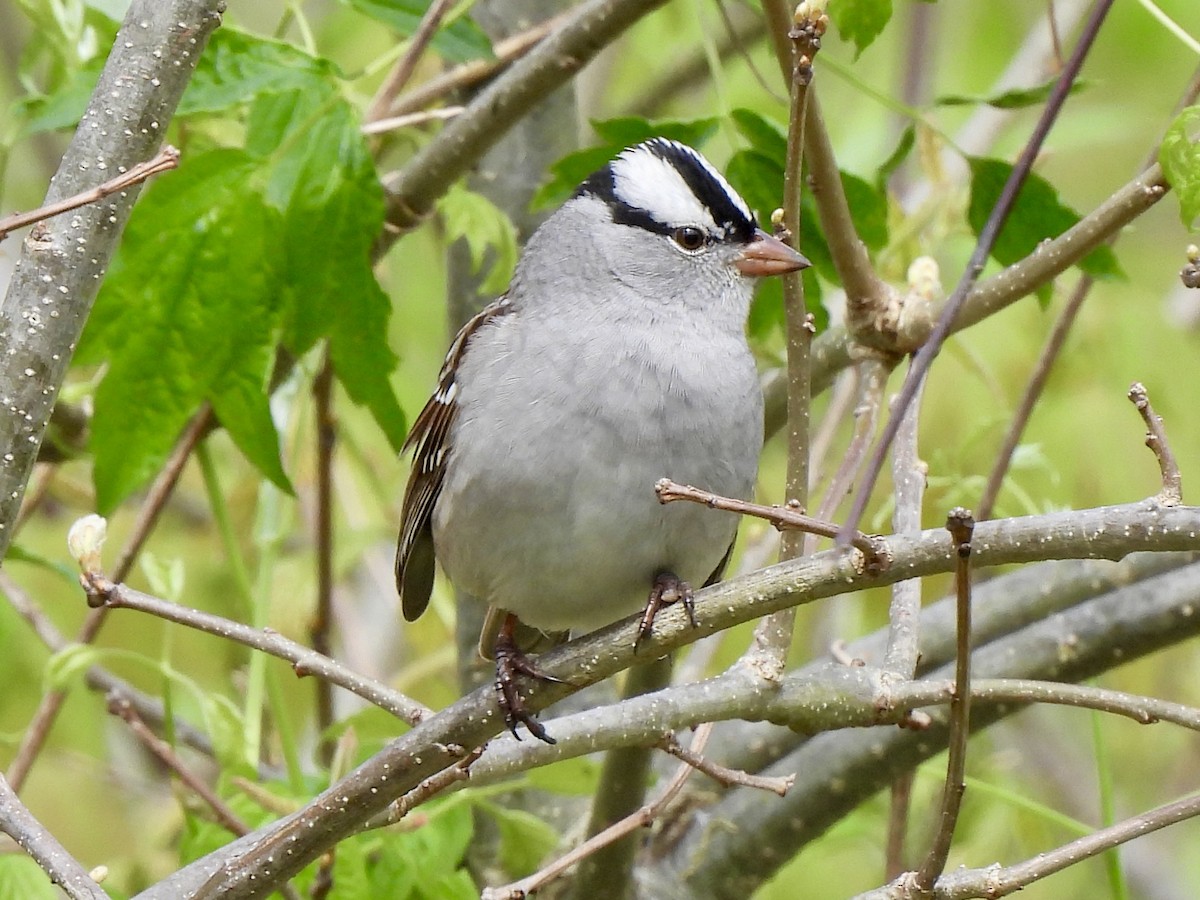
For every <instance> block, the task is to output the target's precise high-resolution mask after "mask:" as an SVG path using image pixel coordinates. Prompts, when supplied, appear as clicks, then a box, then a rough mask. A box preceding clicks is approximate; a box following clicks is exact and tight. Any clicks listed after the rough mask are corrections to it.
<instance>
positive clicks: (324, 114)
mask: <svg viewBox="0 0 1200 900" xmlns="http://www.w3.org/2000/svg"><path fill="white" fill-rule="evenodd" d="M246 145H247V147H248V148H249V149H250V151H251V152H252V153H256V154H261V155H262V157H263V163H264V165H265V166H266V169H267V172H268V183H267V197H268V199H269V200H270V202H271V203H272V204H273V205H274V206H275V207H276V208H277V209H278V210H280V211H281V213H282V214H283V227H282V231H281V233H280V234H279V236H278V237H277V238H276V240H277V241H279V242H281V243H282V246H281V247H277V249H276V251H275V252H276V253H278V254H279V255H280V256H281V257H282V262H283V268H282V278H283V283H282V290H284V291H285V292H286V295H287V298H288V302H287V304H286V307H285V317H284V329H283V336H284V338H283V339H284V343H285V344H286V345H287V347H288V348H289V349H290V350H291V351H292V352H293V353H296V354H297V355H299V354H303V353H305V352H307V351H308V350H309V349H310V348H311V347H312V346H313V345H314V344H315V343H316V342H317V341H318V340H319V339H321V338H326V339H328V340H329V345H330V355H331V359H332V360H333V365H334V369H335V370H336V372H337V375H338V378H339V379H340V380H341V382H342V386H343V387H344V388H345V389H346V393H347V394H349V396H350V399H351V400H353V401H354V402H355V403H358V404H361V405H363V406H366V407H367V408H368V409H369V410H370V411H371V414H372V415H373V416H374V418H375V421H376V422H377V423H378V424H379V426H380V428H382V429H383V432H384V434H385V435H387V438H388V441H389V442H390V443H391V444H392V446H393V447H394V448H396V449H397V450H398V449H399V448H400V445H401V444H402V443H403V442H404V434H405V421H404V413H403V412H402V411H401V409H400V404H399V402H398V401H397V400H396V395H395V393H394V392H393V390H392V387H391V383H390V382H389V380H388V376H389V375H390V373H391V372H392V370H393V369H395V367H396V362H397V360H396V356H395V354H394V353H393V352H392V350H391V348H390V347H389V346H388V343H387V337H388V320H389V318H390V317H391V302H390V301H389V300H388V297H387V295H386V294H384V292H383V289H382V288H380V286H379V282H377V281H376V280H375V274H374V272H373V271H372V269H371V256H370V254H371V247H372V245H373V244H374V242H375V239H376V238H377V237H378V236H379V233H380V232H381V231H382V229H383V215H384V203H383V189H382V188H381V187H380V184H379V177H378V175H377V173H376V171H375V165H374V163H373V162H372V160H371V156H370V154H369V153H368V151H367V147H366V144H365V143H364V141H363V138H362V134H361V132H360V131H359V122H358V118H357V115H356V113H355V112H354V110H353V109H352V108H351V107H350V105H349V104H348V103H347V102H346V101H345V100H343V99H342V98H341V97H340V96H338V95H336V94H334V93H332V92H326V93H325V94H324V95H322V94H319V93H315V92H303V91H290V92H287V93H284V94H279V95H274V96H264V97H261V98H260V99H259V100H258V101H257V102H256V103H255V104H254V107H253V109H252V110H251V114H250V121H249V125H248V133H247V136H246ZM314 235H315V236H319V247H318V246H316V244H317V243H318V241H316V240H314Z"/></svg>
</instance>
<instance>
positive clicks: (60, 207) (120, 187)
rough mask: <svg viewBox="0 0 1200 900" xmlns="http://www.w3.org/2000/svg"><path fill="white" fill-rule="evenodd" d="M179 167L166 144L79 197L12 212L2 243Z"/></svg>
mask: <svg viewBox="0 0 1200 900" xmlns="http://www.w3.org/2000/svg"><path fill="white" fill-rule="evenodd" d="M178 165H179V151H178V150H176V149H175V148H174V147H172V146H171V145H170V144H167V145H166V146H164V147H163V148H162V149H161V150H159V151H158V152H157V153H156V154H154V156H153V157H151V158H150V159H148V160H146V161H145V162H140V163H138V164H137V165H135V166H132V167H131V168H130V169H129V171H127V172H122V173H121V174H120V175H118V176H116V177H115V178H110V179H108V181H105V182H104V183H103V184H99V185H97V186H96V187H94V188H89V189H88V190H86V191H80V192H79V193H78V194H73V195H71V196H70V197H65V198H63V199H62V200H57V201H55V202H53V203H47V204H46V205H45V206H40V207H38V208H37V209H34V210H31V211H29V212H27V213H13V214H12V215H11V216H5V217H4V218H2V219H0V241H2V240H4V239H5V238H6V237H8V236H9V235H10V234H11V233H12V232H14V231H16V230H17V229H18V228H24V227H25V226H26V225H32V224H33V223H34V222H41V221H44V220H45V219H49V218H50V217H51V216H59V215H62V214H63V213H65V212H70V211H71V210H73V209H79V207H81V206H87V205H88V204H89V203H99V202H100V201H101V200H103V199H104V198H105V197H111V196H112V195H113V194H117V193H120V192H121V191H127V190H129V189H130V188H131V187H133V186H134V185H135V184H141V183H142V182H143V181H145V180H146V179H148V178H149V177H150V176H152V175H157V174H159V173H160V172H167V171H170V170H171V169H174V168H176V167H177V166H178Z"/></svg>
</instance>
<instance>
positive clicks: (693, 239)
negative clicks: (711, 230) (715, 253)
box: [671, 225, 708, 253]
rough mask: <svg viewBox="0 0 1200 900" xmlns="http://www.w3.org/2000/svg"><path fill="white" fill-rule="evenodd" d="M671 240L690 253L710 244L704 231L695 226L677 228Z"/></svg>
mask: <svg viewBox="0 0 1200 900" xmlns="http://www.w3.org/2000/svg"><path fill="white" fill-rule="evenodd" d="M671 239H672V240H674V241H675V243H676V244H678V245H679V246H680V247H682V248H683V249H684V250H687V251H688V252H690V253H694V252H695V251H697V250H699V249H700V248H701V247H703V246H704V245H705V244H706V243H707V242H708V240H707V237H706V236H705V234H704V231H703V230H702V229H700V228H697V227H696V226H695V225H684V226H683V227H682V228H676V229H675V233H674V234H672V235H671Z"/></svg>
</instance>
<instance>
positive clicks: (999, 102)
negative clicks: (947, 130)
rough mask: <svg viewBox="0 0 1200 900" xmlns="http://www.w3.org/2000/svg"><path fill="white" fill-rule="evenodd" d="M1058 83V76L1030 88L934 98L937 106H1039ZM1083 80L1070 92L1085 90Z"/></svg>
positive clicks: (1000, 107)
mask: <svg viewBox="0 0 1200 900" xmlns="http://www.w3.org/2000/svg"><path fill="white" fill-rule="evenodd" d="M1057 83H1058V78H1057V77H1054V78H1051V79H1050V80H1049V81H1045V82H1043V83H1042V84H1039V85H1036V86H1034V87H1029V88H1014V89H1012V90H1010V91H1003V92H1002V93H999V94H992V95H990V96H987V95H969V94H946V95H944V96H941V97H938V98H937V99H936V100H934V101H933V102H934V105H935V106H975V105H976V104H984V105H986V106H992V107H995V108H996V109H1025V108H1026V107H1030V106H1038V105H1040V104H1042V103H1045V102H1046V99H1047V98H1048V97H1049V96H1050V92H1051V91H1053V90H1054V85H1056V84H1057ZM1086 86H1087V85H1086V83H1085V82H1083V81H1075V82H1072V84H1071V87H1070V88H1069V89H1068V93H1071V94H1074V93H1075V92H1077V91H1081V90H1083V88H1084V87H1086Z"/></svg>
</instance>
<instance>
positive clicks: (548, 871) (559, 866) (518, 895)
mask: <svg viewBox="0 0 1200 900" xmlns="http://www.w3.org/2000/svg"><path fill="white" fill-rule="evenodd" d="M710 734H712V726H711V725H701V726H700V727H699V728H697V729H696V734H695V736H694V737H693V738H692V746H691V748H690V750H691V752H692V753H693V754H695V755H697V756H698V755H699V754H701V753H703V752H704V746H705V744H707V743H708V738H709V735H710ZM694 771H696V770H695V769H694V768H693V767H692V765H691V764H690V763H684V764H683V765H682V766H680V767H679V768H678V770H676V772H675V776H674V777H673V778H672V779H671V781H670V782H669V783H668V784H667V786H666V788H664V789H663V792H662V793H661V794H659V796H658V797H657V798H656V799H655V800H654V801H653V802H652V803H649V804H647V805H646V806H643V807H642V808H641V809H639V810H637V811H636V812H634V813H632V814H630V815H628V816H626V817H625V818H624V819H622V820H621V821H619V822H615V823H613V824H612V825H611V826H609V827H608V828H606V829H605V830H604V831H602V832H600V833H599V834H597V835H595V836H594V837H591V838H589V839H588V840H586V841H584V842H583V843H582V844H580V845H579V846H578V847H576V848H575V849H574V850H572V851H571V852H570V853H568V854H566V855H565V856H563V857H561V858H559V859H557V860H555V861H554V862H553V863H552V864H551V865H549V866H547V867H546V868H544V869H542V870H541V871H540V872H535V873H534V874H533V875H530V876H529V877H528V878H522V879H521V880H520V881H514V882H513V883H512V884H507V885H504V886H502V887H498V888H488V889H486V890H484V891H483V893H482V894H481V895H480V900H522V898H524V897H527V896H528V895H529V894H531V893H532V892H534V891H536V890H538V889H539V888H541V887H544V886H545V885H547V884H549V883H550V882H551V881H553V880H554V879H555V878H558V877H559V876H560V875H562V874H563V873H564V872H565V871H567V869H569V868H570V867H571V866H573V865H575V863H577V862H579V861H580V860H584V859H587V858H588V857H589V856H591V855H592V854H594V853H596V852H598V851H600V850H601V849H603V848H604V847H606V846H608V845H609V844H612V843H614V842H616V841H619V840H621V839H622V838H625V837H627V836H629V835H631V834H633V833H634V832H635V831H637V830H638V829H639V828H645V827H646V826H648V825H650V824H651V823H653V822H654V820H655V819H657V818H658V817H659V816H660V815H661V814H662V811H663V810H664V809H665V808H666V806H667V804H668V803H670V802H671V801H672V800H674V799H675V796H676V795H677V794H678V793H679V792H680V791H681V790H682V789H683V786H684V784H685V783H686V782H687V780H688V778H690V777H691V775H692V772H694Z"/></svg>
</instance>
